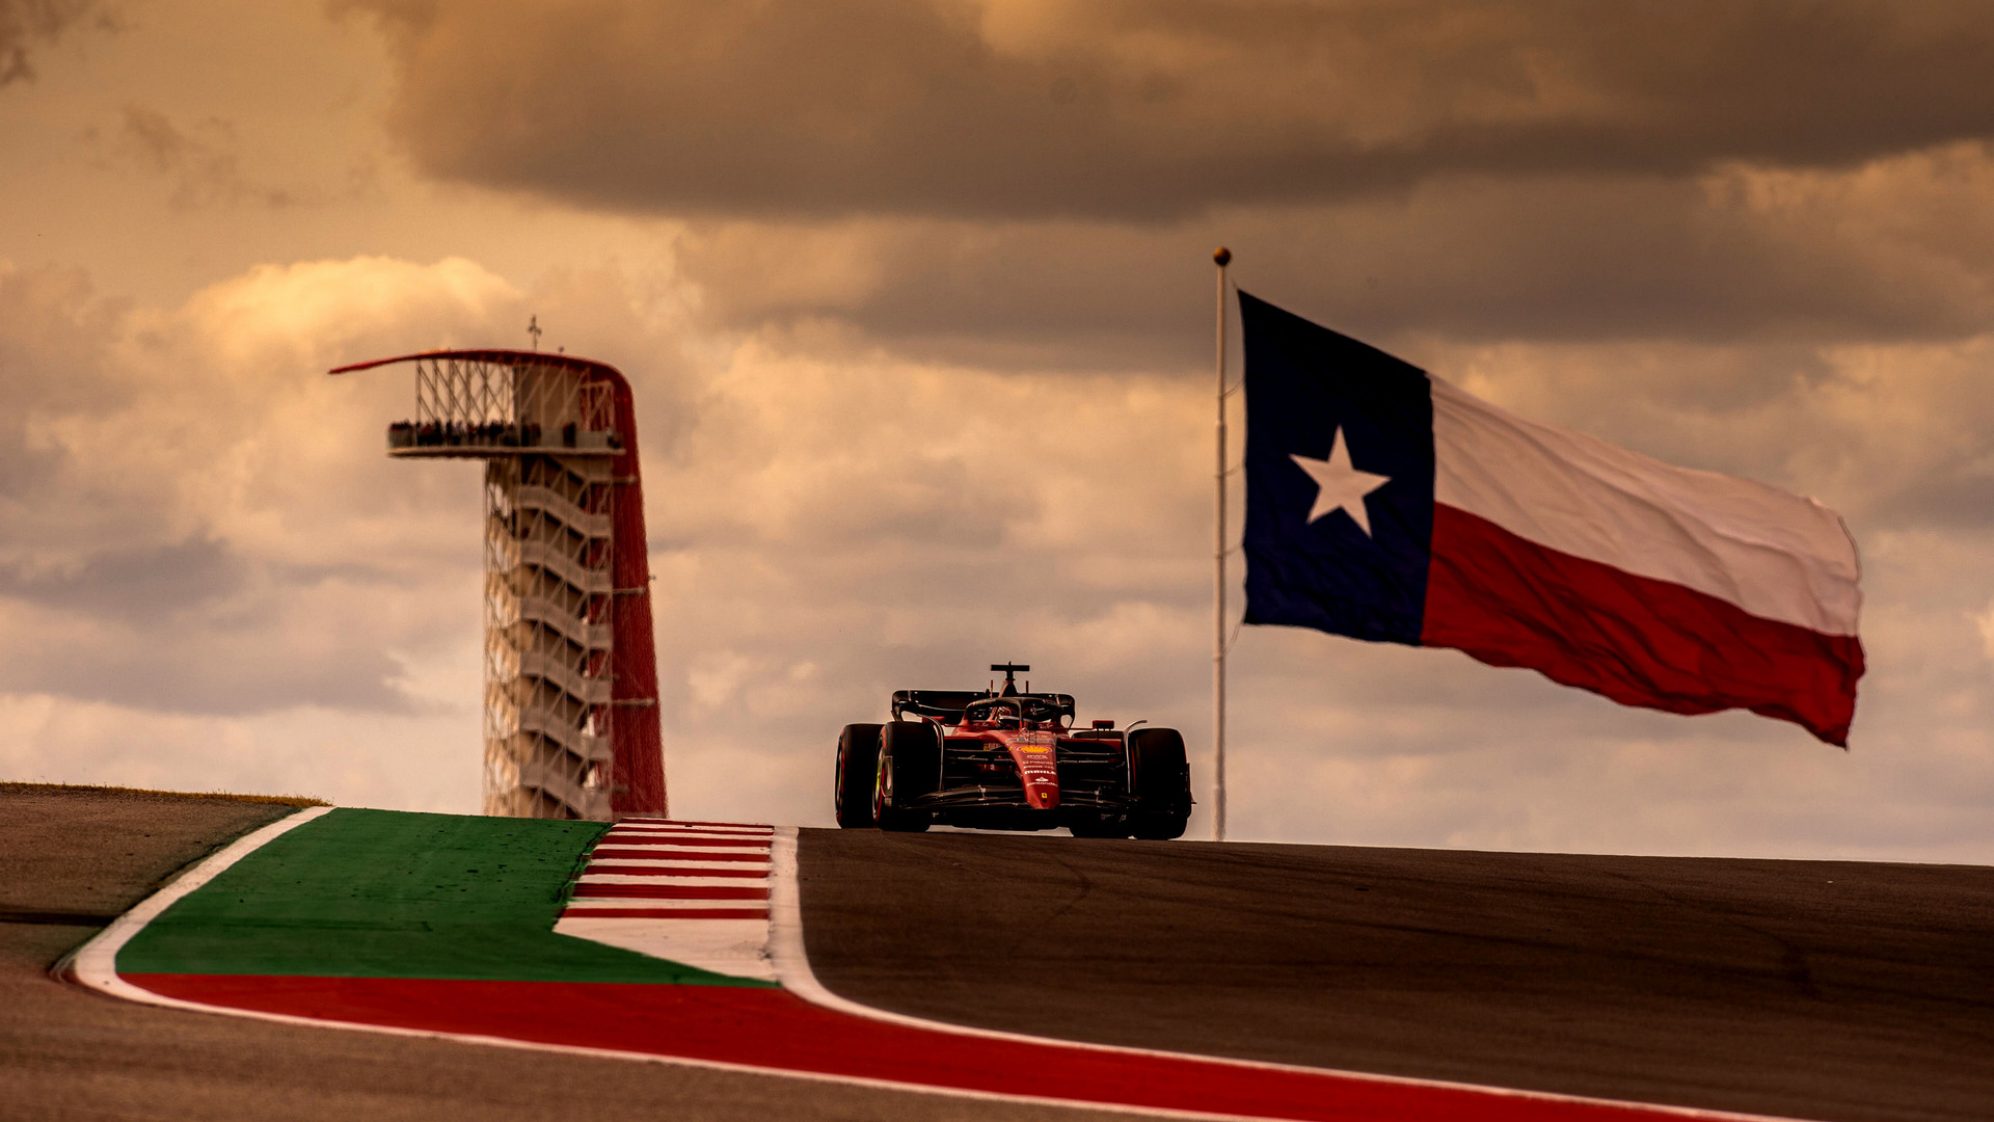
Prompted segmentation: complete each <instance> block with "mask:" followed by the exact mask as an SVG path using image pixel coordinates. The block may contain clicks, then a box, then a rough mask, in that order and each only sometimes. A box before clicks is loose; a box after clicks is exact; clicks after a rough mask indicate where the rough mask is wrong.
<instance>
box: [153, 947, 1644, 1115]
mask: <svg viewBox="0 0 1994 1122" xmlns="http://www.w3.org/2000/svg"><path fill="white" fill-rule="evenodd" d="M126 978H127V980H129V981H131V982H133V983H135V984H137V985H139V986H142V987H144V988H146V989H149V990H152V991H153V992H155V993H159V994H164V995H165V996H168V997H174V998H179V999H181V1000H184V1001H194V1002H202V1003H206V1004H211V1005H224V1006H230V1007H233V1008H238V1009H249V1010H256V1011H260V1012H266V1013H282V1014H287V1015H290V1016H296V1017H308V1018H311V1019H315V1020H330V1021H347V1022H356V1023H361V1024H370V1025H389V1026H393V1027H397V1028H406V1029H415V1030H421V1031H429V1032H456V1033H471V1034H478V1035H486V1036H503V1037H507V1038H510V1039H515V1040H525V1041H532V1042H536V1043H543V1044H557V1045H570V1046H576V1047H585V1048H606V1049H614V1050H617V1051H626V1052H642V1053H647V1054H650V1055H657V1056H672V1057H682V1058H686V1059H695V1060H710V1061H716V1062H721V1063H734V1064H751V1065H755V1066H757V1067H764V1068H777V1069H780V1070H785V1071H796V1072H808V1073H814V1074H820V1075H832V1076H848V1077H855V1078H864V1079H878V1080H887V1081H890V1082H896V1083H906V1084H913V1085H917V1086H922V1085H925V1086H940V1087H948V1088H955V1089H960V1090H968V1091H984V1092H993V1093H998V1094H1009V1095H1032V1096H1042V1097H1046V1098H1054V1099H1068V1100H1074V1101H1079V1102H1095V1103H1116V1104H1125V1105H1129V1106H1134V1107H1139V1108H1151V1109H1168V1110H1192V1111H1209V1112H1213V1113H1228V1114H1246V1115H1254V1116H1258V1117H1265V1118H1283V1119H1298V1120H1305V1122H1330V1120H1334V1122H1407V1120H1427V1119H1432V1120H1441V1119H1445V1120H1448V1122H1457V1120H1458V1122H1608V1120H1631V1119H1638V1118H1647V1119H1653V1118H1655V1117H1656V1115H1655V1113H1654V1112H1651V1111H1646V1110H1643V1109H1641V1108H1639V1107H1621V1106H1613V1105H1607V1104H1598V1103H1577V1102H1565V1101H1559V1100H1550V1099H1531V1098H1523V1097H1519V1096H1509V1095H1499V1094H1487V1093H1482V1092H1476V1091H1469V1090H1462V1089H1455V1088H1445V1087H1428V1086H1417V1085H1410V1084H1394V1083H1384V1082H1378V1081H1374V1080H1366V1079H1356V1078H1351V1077H1348V1076H1339V1075H1332V1074H1328V1073H1322V1072H1307V1071H1294V1070H1282V1069H1271V1068H1252V1067H1245V1066H1239V1065H1231V1064H1226V1063H1222V1062H1214V1061H1207V1060H1198V1059H1190V1058H1178V1057H1163V1056H1144V1055H1131V1054H1127V1053H1116V1052H1102V1051H1095V1050H1089V1049H1083V1048H1065V1047H1060V1046H1057V1045H1051V1044H1033V1043H1024V1042H1020V1041H1010V1040H995V1039H990V1038H988V1037H974V1036H958V1035H955V1034H953V1033H942V1032H934V1031H930V1030H927V1029H921V1028H915V1027H911V1026H905V1025H896V1024H889V1023H886V1022H883V1021H874V1020H870V1019H868V1018H863V1017H853V1016H849V1015H846V1014H843V1013H836V1012H833V1011H831V1010H828V1009H824V1008H821V1007H819V1006H815V1005H811V1004H808V1003H807V1002H805V1001H803V1000H802V999H801V998H798V997H795V996H793V995H791V994H788V993H785V992H783V991H781V990H775V989H755V988H747V987H739V986H644V985H611V984H598V985H587V984H577V983H570V982H487V981H438V980H428V979H402V978H297V977H268V976H253V977H251V976H200V975H185V974H135V975H126Z"/></svg>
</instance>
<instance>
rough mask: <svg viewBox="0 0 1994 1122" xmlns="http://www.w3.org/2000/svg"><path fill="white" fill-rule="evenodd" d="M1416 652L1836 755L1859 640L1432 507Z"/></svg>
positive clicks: (1848, 712) (1848, 714) (1849, 712)
mask: <svg viewBox="0 0 1994 1122" xmlns="http://www.w3.org/2000/svg"><path fill="white" fill-rule="evenodd" d="M1420 642H1421V643H1422V644H1423V645H1425V646H1429V647H1453V648H1456V649H1458V650H1462V651H1465V652H1467V653H1468V654H1470V655H1472V656H1473V657H1475V658H1477V659H1480V660H1481V661H1483V662H1486V663H1488V664H1490V665H1492V666H1522V667H1528V668H1529V669H1532V670H1536V671H1538V672H1539V673H1541V674H1543V675H1544V676H1545V677H1547V678H1549V679H1551V680H1552V681H1554V682H1559V683H1562V684H1564V685H1567V686H1577V687H1579V688H1580V689H1586V690H1591V691H1593V692H1594V693H1598V694H1603V695H1605V696H1606V697H1609V698H1612V699H1613V700H1614V701H1618V702H1620V703H1621V704H1623V705H1639V706H1643V707H1645V708H1649V709H1661V710H1665V711H1667V712H1670V713H1714V712H1716V711H1718V710H1720V709H1749V710H1751V711H1752V712H1754V713H1758V714H1760V715H1762V716H1766V717H1775V718H1778V719H1781V720H1787V721H1793V722H1794V723H1796V724H1799V725H1801V726H1802V727H1804V728H1806V729H1807V730H1808V731H1809V732H1812V733H1813V734H1814V735H1815V736H1818V737H1820V738H1821V739H1822V740H1825V741H1827V742H1828V743H1830V744H1839V745H1846V744H1847V743H1848V736H1849V722H1850V720H1851V719H1852V718H1853V717H1854V715H1855V696H1856V679H1858V678H1860V677H1861V676H1862V672H1863V653H1862V644H1861V642H1860V641H1858V640H1857V639H1856V637H1855V636H1853V635H1823V634H1821V633H1820V632H1817V631H1810V630H1808V629H1807V628H1804V627H1799V626H1796V625H1794V624H1790V623H1780V622H1777V621H1774V620H1768V619H1762V618H1760V617H1758V616H1754V615H1752V614H1750V613H1748V612H1746V611H1745V610H1744V609H1742V608H1739V607H1738V606H1737V605H1735V604H1732V603H1730V602H1729V601H1726V600H1721V599H1719V598H1717V597H1715V596H1710V595H1707V594H1705V593H1702V592H1697V591H1694V590H1692V589H1688V588H1684V587H1683V586H1681V585H1679V584H1674V583H1671V582H1669V581H1662V580H1655V579H1653V578H1649V577H1639V576H1635V575H1633V574H1631V573H1627V572H1623V571H1622V570H1620V569H1616V568H1614V567H1612V566H1610V565H1602V564H1600V563H1599V562H1597V561H1587V560H1584V559H1582V558H1578V557H1573V556H1572V555H1570V554H1568V553H1561V552H1559V551H1558V550H1555V549H1550V548H1548V547H1545V546H1541V545H1537V544H1536V543H1534V542H1529V541H1525V540H1524V539H1522V538H1520V537H1517V536H1516V535H1515V534H1512V533H1510V532H1509V531H1508V530H1505V529H1503V528H1502V527H1501V526H1498V525H1496V524H1495V523H1493V522H1491V521H1489V520H1488V519H1486V518H1482V517H1479V516H1477V515H1473V514H1468V513H1466V512H1464V511H1460V510H1456V509H1455V508H1453V507H1450V506H1446V505H1444V504H1436V505H1435V506H1434V508H1433V561H1432V566H1431V568H1430V570H1429V573H1428V576H1427V583H1426V620H1425V626H1424V630H1423V632H1422V634H1421V635H1420Z"/></svg>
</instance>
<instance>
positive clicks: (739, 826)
mask: <svg viewBox="0 0 1994 1122" xmlns="http://www.w3.org/2000/svg"><path fill="white" fill-rule="evenodd" d="M616 824H617V825H618V826H699V827H712V828H715V829H726V830H773V829H775V827H773V826H758V825H755V824H754V823H749V822H698V821H694V820H692V819H690V818H625V819H622V820H620V821H618V822H617V823H616Z"/></svg>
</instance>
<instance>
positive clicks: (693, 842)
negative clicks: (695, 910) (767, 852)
mask: <svg viewBox="0 0 1994 1122" xmlns="http://www.w3.org/2000/svg"><path fill="white" fill-rule="evenodd" d="M604 840H605V841H608V842H611V843H614V844H616V845H645V846H650V845H671V846H685V847H687V848H690V849H767V848H768V847H769V839H768V838H689V837H679V836H677V835H671V836H662V835H656V834H651V835H644V836H640V837H622V836H619V837H615V838H606V839H604Z"/></svg>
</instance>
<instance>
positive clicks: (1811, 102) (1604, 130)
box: [340, 0, 1994, 221]
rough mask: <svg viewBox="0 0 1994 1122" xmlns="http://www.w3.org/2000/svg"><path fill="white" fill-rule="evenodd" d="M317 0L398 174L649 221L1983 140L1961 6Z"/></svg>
mask: <svg viewBox="0 0 1994 1122" xmlns="http://www.w3.org/2000/svg"><path fill="white" fill-rule="evenodd" d="M340 6H341V7H344V8H352V9H360V10H365V11H369V12H372V13H374V14H376V15H377V16H378V17H379V18H380V21H381V23H382V24H383V26H384V27H385V28H386V29H387V30H388V32H389V34H390V36H391V39H392V41H393V43H394V44H395V47H396V55H395V57H396V59H397V62H398V67H399V77H400V89H399V94H398V99H397V103H396V107H395V110H394V121H395V123H396V126H397V128H398V130H399V132H400V135H401V137H402V139H403V140H404V141H405V142H406V144H407V146H408V147H409V149H410V150H411V151H412V153H413V154H414V156H415V158H416V159H417V160H418V162H419V163H420V164H421V165H422V166H424V167H426V168H427V169H428V170H430V171H431V172H433V173H435V174H438V175H441V176H444V177H448V178H454V179H460V180H466V181H470V182H476V183H480V184H485V185H490V186H497V187H504V188H514V189H522V190H526V191H531V192H535V193H539V194H543V195H547V196H550V197H556V198H561V199H564V200H567V201H570V202H574V203H578V204H582V205H588V206H597V207H604V208H611V209H619V210H629V211H638V212H650V213H671V214H689V213H703V214H727V215H757V216H806V217H819V218H821V217H827V216H840V215H854V214H892V215H928V216H953V217H973V218H1008V219H1017V218H1048V217H1084V218H1096V219H1099V218H1108V219H1112V220H1116V221H1129V220H1169V219H1181V218H1184V217H1186V216H1190V215H1196V214H1199V213H1202V212H1205V211H1207V210H1209V209H1210V208H1212V207H1215V206H1223V205H1227V204H1235V205H1238V204H1254V205H1267V204H1294V203H1304V202H1313V201H1322V200H1332V199H1338V198H1347V197H1350V196H1352V195H1360V194H1367V193H1374V192H1377V191H1380V190H1388V189H1398V188H1403V187H1405V186H1408V185H1411V184H1414V183H1418V182H1422V181H1425V180H1428V179H1432V178H1434V177H1444V176H1448V175H1456V174H1477V173H1494V174H1499V175H1511V174H1533V173H1542V172H1547V171H1548V172H1566V173H1569V172H1585V173H1607V174H1630V173H1633V174H1647V175H1655V174H1661V175H1676V174H1685V173H1690V172H1694V171H1696V170H1698V169H1703V168H1707V167H1710V166H1713V165H1716V164H1719V163H1722V162H1726V161H1746V162H1753V163H1759V164H1767V165H1776V166H1829V165H1847V164H1851V163H1855V162H1859V161H1862V160H1865V159H1868V158H1872V157H1875V156H1878V155H1883V154H1888V153H1893V152H1900V151H1907V150H1913V149H1918V148H1923V147H1927V146H1931V145H1935V144H1940V143H1944V142H1947V141H1952V140H1957V139H1961V138H1974V137H1986V136H1989V135H1994V83H1989V82H1987V81H1986V80H1985V76H1986V75H1987V74H1988V73H1994V21H1990V20H1988V19H1987V18H1986V9H1985V7H1984V5H1982V4H1980V3H1977V2H1964V3H1900V4H1836V3H1734V2H1731V0H1704V2H1681V3H1644V4H1634V5H1628V4H1618V5H1599V4H1594V3H1583V2H1578V0H1570V2H1553V3H1529V4H1461V3H1410V4H1405V3H1391V4H1386V3H1347V4H1318V3H1301V2H1280V0H1267V2H1240V3H1231V4H1217V3H1202V2H1191V0H1179V2H1167V3H1152V2H1138V0H1123V2H1109V0H1094V2H1090V3H1081V4H1071V5H1048V4H1024V3H1005V2H1000V0H991V2H990V3H987V4H973V3H944V2H940V0H934V2H923V0H850V2H846V3H839V4H815V3H802V2H799V3H755V4H711V3H705V2H704V0H689V2H681V3H671V4H655V3H637V2H635V0H630V2H625V3H588V4H549V5H534V6H510V5H505V6H498V7H493V6H491V5H487V4H483V3H475V2H472V0H423V2H421V3H413V2H397V0H350V2H348V3H346V4H343V5H340Z"/></svg>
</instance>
